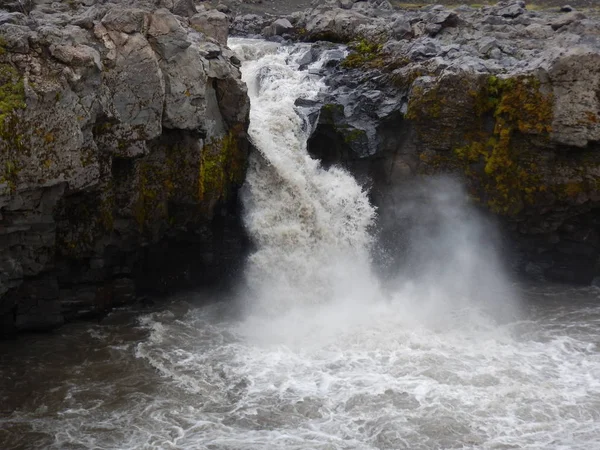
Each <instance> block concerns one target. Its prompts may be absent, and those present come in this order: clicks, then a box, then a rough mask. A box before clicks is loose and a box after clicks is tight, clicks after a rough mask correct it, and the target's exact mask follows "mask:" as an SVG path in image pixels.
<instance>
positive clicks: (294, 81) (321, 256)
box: [232, 40, 375, 312]
mask: <svg viewBox="0 0 600 450" xmlns="http://www.w3.org/2000/svg"><path fill="white" fill-rule="evenodd" d="M233 42H234V43H233V45H232V46H233V48H234V50H236V51H237V52H238V53H239V54H240V56H241V58H242V60H243V79H244V81H245V82H246V83H247V85H248V92H249V95H250V99H251V104H252V108H251V113H250V130H249V133H250V136H251V138H252V141H253V143H254V144H255V146H256V147H257V149H258V152H259V153H258V154H255V155H253V156H252V157H251V162H250V168H249V171H248V174H247V179H246V189H245V193H244V194H245V195H244V204H245V216H244V219H245V224H246V226H247V228H248V231H249V233H250V235H251V236H252V238H253V239H254V241H255V244H256V246H257V250H256V251H255V252H254V253H253V254H252V256H251V257H250V260H249V264H248V267H247V278H248V282H249V286H250V288H251V289H252V291H253V292H252V293H253V301H254V306H257V302H258V303H259V306H260V305H262V309H263V311H271V312H277V311H279V310H284V311H286V310H289V309H290V308H291V307H294V306H296V305H298V304H300V305H306V304H310V303H320V302H322V301H323V300H324V299H327V300H331V299H332V298H337V297H344V296H346V295H347V293H348V292H349V291H352V290H354V289H355V287H356V286H353V285H356V284H357V283H358V280H359V279H361V278H364V276H365V273H367V272H368V270H369V250H370V245H371V235H370V227H371V226H372V225H373V221H374V218H375V210H374V208H373V207H372V206H371V205H370V204H369V200H368V198H367V193H366V192H365V191H364V190H363V189H362V188H361V187H360V186H359V185H358V184H357V183H356V181H355V180H354V179H353V178H352V176H350V175H349V174H348V173H346V172H345V171H343V170H341V169H337V168H333V169H330V170H325V169H323V168H321V167H320V164H319V162H318V161H316V160H314V159H312V158H311V157H310V156H309V155H308V153H307V151H306V141H307V139H308V135H309V133H310V130H308V129H307V128H308V127H307V126H306V121H303V118H302V117H301V116H300V115H299V114H298V113H297V110H296V108H295V106H294V102H295V101H296V99H299V98H301V99H313V98H314V97H316V95H317V94H318V93H319V91H320V90H321V89H322V88H323V86H322V82H321V81H320V79H319V78H318V77H316V76H312V75H310V74H309V71H307V70H303V71H301V70H299V69H298V66H299V63H298V62H297V60H298V59H300V58H301V57H302V56H303V55H304V54H305V53H306V52H307V51H308V50H309V49H310V47H308V46H306V47H302V46H299V47H287V48H286V47H281V46H278V45H276V44H273V43H268V42H260V41H252V40H235V41H233ZM257 56H260V57H259V58H257ZM324 56H325V57H326V56H327V52H325V53H324ZM319 64H320V61H318V62H316V63H314V64H313V65H312V66H313V67H316V66H318V65H319ZM353 281H354V282H353Z"/></svg>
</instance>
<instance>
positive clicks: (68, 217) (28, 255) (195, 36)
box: [0, 0, 249, 332]
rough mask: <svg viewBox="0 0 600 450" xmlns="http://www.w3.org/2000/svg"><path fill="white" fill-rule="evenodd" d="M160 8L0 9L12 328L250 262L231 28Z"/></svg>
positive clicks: (5, 301) (5, 252)
mask: <svg viewBox="0 0 600 450" xmlns="http://www.w3.org/2000/svg"><path fill="white" fill-rule="evenodd" d="M159 3H160V5H158V6H159V8H158V9H157V6H156V5H155V2H150V1H148V2H144V1H124V2H94V1H85V2H77V3H74V5H75V8H73V7H72V6H71V5H70V4H67V3H50V2H44V1H35V2H29V3H28V5H27V6H28V7H27V9H24V10H23V11H22V12H21V11H19V10H18V9H15V8H12V7H11V8H10V11H0V38H1V41H0V47H1V50H0V78H1V81H2V87H1V88H0V327H1V328H2V331H3V332H11V331H15V330H27V329H40V328H48V327H52V326H55V325H58V324H60V323H62V322H63V321H64V320H69V319H72V318H75V317H79V316H81V315H85V314H93V313H96V312H100V311H102V310H105V309H107V308H110V307H111V306H112V305H115V304H120V303H124V302H128V301H131V300H132V299H134V298H135V297H136V294H137V293H139V292H144V291H146V292H151V293H153V292H160V291H164V290H166V289H169V288H170V287H172V286H173V285H191V284H193V283H195V282H200V283H202V282H206V281H207V280H214V279H218V278H219V276H221V275H223V274H224V273H225V271H226V270H225V267H226V266H227V265H231V264H232V263H231V261H232V260H236V259H240V258H239V253H240V252H241V251H242V247H243V245H244V238H243V233H242V231H241V228H240V226H239V224H238V223H237V218H236V217H237V216H236V214H235V211H234V210H235V208H236V206H237V203H236V200H235V195H236V190H237V187H238V186H239V185H240V184H241V183H242V181H243V177H244V171H245V163H246V157H247V152H248V142H247V139H246V134H245V131H246V129H247V125H248V113H249V100H248V97H247V94H246V88H245V85H244V84H243V83H242V81H241V79H240V72H239V69H238V68H237V67H236V66H235V65H234V64H233V63H232V62H231V61H232V58H233V56H234V55H233V53H232V52H231V51H230V50H229V49H228V48H226V47H225V46H224V44H225V43H226V39H227V28H226V23H225V27H223V23H222V20H221V21H220V22H219V20H220V19H222V18H221V17H219V18H217V19H219V20H216V19H215V18H214V17H213V16H211V15H208V16H209V17H208V18H207V19H206V23H209V24H211V27H206V29H205V30H203V29H201V28H200V27H197V26H196V27H194V26H193V24H194V23H199V21H200V20H201V19H202V17H203V16H202V14H203V13H202V12H200V13H198V12H197V11H196V9H195V7H194V5H193V2H191V1H183V0H180V1H176V0H173V1H169V0H165V1H161V2H159ZM77 5H79V6H77ZM13 6H14V5H13ZM1 7H3V4H1V3H0V8H1ZM219 14H220V13H219ZM190 17H191V18H190ZM190 23H191V24H192V26H190ZM233 60H235V58H233ZM236 256H237V257H238V258H236Z"/></svg>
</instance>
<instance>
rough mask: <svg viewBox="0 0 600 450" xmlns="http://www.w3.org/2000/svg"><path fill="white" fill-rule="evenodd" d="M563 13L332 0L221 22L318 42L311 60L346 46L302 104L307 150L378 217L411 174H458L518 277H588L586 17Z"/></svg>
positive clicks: (594, 32)
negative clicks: (369, 202)
mask: <svg viewBox="0 0 600 450" xmlns="http://www.w3.org/2000/svg"><path fill="white" fill-rule="evenodd" d="M569 9H570V8H565V12H558V10H555V11H554V12H540V11H531V10H528V9H527V6H526V4H525V2H521V1H507V2H500V3H498V4H496V5H494V6H486V7H482V8H472V7H468V6H461V7H457V8H453V9H447V8H445V7H443V6H439V5H438V6H431V7H424V8H421V9H420V10H404V11H399V10H395V9H393V8H392V7H391V6H390V4H389V3H387V2H375V1H374V2H343V1H342V2H329V3H328V4H326V5H321V6H318V7H316V8H314V9H312V10H307V11H305V12H301V13H295V14H293V15H290V16H287V17H285V18H281V19H280V20H278V21H273V20H271V22H270V23H265V22H260V21H257V20H256V18H255V17H252V16H248V15H245V16H238V17H237V18H236V20H235V21H234V22H233V27H232V28H233V30H234V31H236V32H239V33H249V34H253V33H258V34H261V35H263V36H265V37H267V38H269V39H275V40H277V39H279V40H281V39H290V40H308V41H319V42H320V43H319V44H317V45H315V56H316V55H318V53H319V52H320V49H322V48H325V47H326V46H327V44H326V42H327V41H329V42H342V43H348V44H349V48H350V53H349V55H348V56H347V57H346V58H343V59H342V58H340V61H339V62H338V63H333V64H331V65H330V66H329V67H328V68H327V69H326V70H325V73H326V76H327V77H328V84H329V85H330V87H331V90H330V93H329V94H328V95H327V96H326V97H325V98H323V99H322V103H321V104H320V105H312V106H311V107H312V108H314V111H315V112H314V115H313V117H314V119H315V121H316V127H315V130H314V133H313V135H312V137H311V139H310V142H309V148H310V151H311V152H312V153H313V154H314V155H315V156H316V157H319V158H321V159H322V160H323V161H324V163H325V164H343V165H345V166H346V167H348V168H349V169H350V170H351V171H352V172H353V173H355V174H356V175H357V176H358V177H361V178H362V179H363V180H364V182H365V183H368V184H369V185H372V186H373V187H374V188H373V191H372V192H373V197H374V200H375V202H376V203H377V204H379V205H380V206H382V209H381V211H382V212H383V214H386V208H385V205H386V204H387V203H388V202H394V203H396V202H398V201H401V200H400V199H402V198H404V199H405V200H406V197H407V196H409V195H410V194H409V192H411V190H410V186H411V185H412V184H414V183H416V182H417V181H418V180H419V179H422V178H423V177H427V176H430V175H439V174H447V175H448V174H449V175H451V176H454V177H459V178H461V179H462V180H463V183H464V184H465V185H466V186H468V190H469V194H470V196H471V197H472V199H473V200H474V201H475V202H476V203H477V204H478V205H480V206H481V208H482V209H483V210H487V211H488V212H490V213H491V214H493V215H495V216H497V217H499V219H500V221H501V223H502V224H503V227H504V229H505V231H506V234H507V235H508V236H510V244H509V245H508V246H510V247H514V248H511V251H512V250H515V251H516V255H513V262H514V266H515V267H516V269H517V270H518V271H519V272H520V273H527V274H528V275H530V276H534V277H541V278H545V279H551V280H558V281H566V282H576V283H591V282H596V281H595V280H597V277H598V276H599V275H600V266H599V265H598V259H599V257H600V229H599V225H600V215H599V214H598V211H599V210H598V207H599V206H600V203H599V201H600V156H599V155H600V153H599V152H598V150H599V147H598V141H599V138H600V94H599V92H600V70H599V69H600V21H599V20H598V18H597V17H596V16H594V15H593V14H591V13H588V14H585V13H582V12H579V11H569V12H566V11H567V10H569ZM388 209H392V208H388ZM388 212H389V211H388ZM392 219H393V218H392ZM385 223H388V224H389V223H392V224H393V223H394V220H386V221H385ZM383 234H384V235H386V234H390V233H387V232H386V231H385V230H384V232H383ZM392 234H393V233H392ZM515 244H516V245H515Z"/></svg>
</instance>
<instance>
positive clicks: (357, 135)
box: [343, 128, 367, 144]
mask: <svg viewBox="0 0 600 450" xmlns="http://www.w3.org/2000/svg"><path fill="white" fill-rule="evenodd" d="M366 134H367V133H366V132H365V131H364V130H360V129H358V128H352V129H347V130H344V133H343V135H344V142H345V143H346V144H352V143H354V142H356V141H358V140H361V139H364V138H365V137H366Z"/></svg>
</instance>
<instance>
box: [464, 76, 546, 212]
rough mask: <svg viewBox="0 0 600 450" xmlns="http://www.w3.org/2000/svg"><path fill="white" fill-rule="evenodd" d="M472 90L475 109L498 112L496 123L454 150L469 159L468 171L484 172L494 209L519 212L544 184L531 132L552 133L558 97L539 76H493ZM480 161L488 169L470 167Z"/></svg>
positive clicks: (482, 113) (481, 179) (479, 112)
mask: <svg viewBox="0 0 600 450" xmlns="http://www.w3.org/2000/svg"><path fill="white" fill-rule="evenodd" d="M471 95H472V96H473V98H474V109H475V113H476V114H477V115H478V116H479V117H481V118H482V119H484V118H485V117H486V116H491V117H493V119H494V121H495V125H494V128H493V130H492V131H489V132H487V133H485V132H484V133H480V137H479V138H478V139H475V140H467V144H466V145H464V146H461V147H457V148H455V150H454V154H455V156H456V157H457V158H458V159H459V161H462V162H463V163H464V165H465V166H464V167H465V171H466V174H467V176H470V177H472V178H473V177H477V178H479V179H478V181H479V183H480V184H481V186H482V187H483V189H484V193H485V197H487V204H488V206H489V207H490V209H492V210H493V211H494V212H496V213H499V214H506V215H514V214H517V213H518V212H520V210H521V209H522V208H523V207H524V205H525V204H526V203H533V202H534V201H535V195H536V193H539V192H543V191H544V190H545V188H544V187H543V186H542V185H541V183H540V182H541V175H540V173H539V170H538V165H537V164H536V160H535V159H536V158H535V155H534V154H532V152H531V151H529V150H528V149H529V147H530V146H529V145H528V143H527V139H526V136H527V135H529V134H535V135H537V136H540V137H541V138H542V139H547V138H548V137H549V133H550V132H551V131H552V126H551V124H552V118H553V97H552V95H551V94H544V93H543V92H542V89H541V85H540V82H539V81H538V80H537V79H536V78H533V77H520V78H511V79H499V78H497V77H493V76H492V77H489V78H488V79H487V82H486V83H485V84H484V85H483V86H482V88H481V89H480V90H479V91H477V92H471ZM482 129H483V126H482ZM475 163H481V164H483V167H484V170H483V173H481V172H480V171H479V172H478V171H476V170H471V168H470V167H471V165H472V164H475ZM479 200H482V198H481V196H480V198H479Z"/></svg>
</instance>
